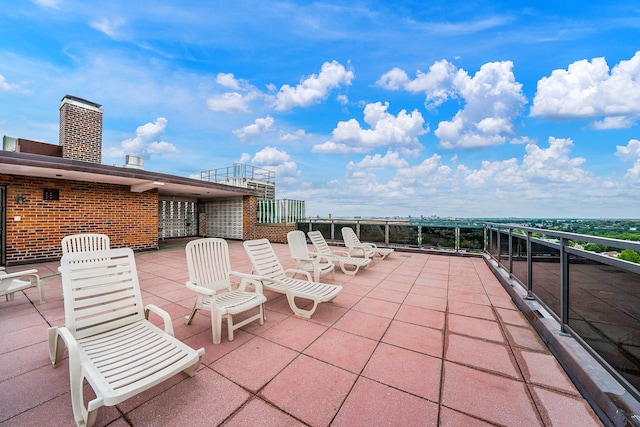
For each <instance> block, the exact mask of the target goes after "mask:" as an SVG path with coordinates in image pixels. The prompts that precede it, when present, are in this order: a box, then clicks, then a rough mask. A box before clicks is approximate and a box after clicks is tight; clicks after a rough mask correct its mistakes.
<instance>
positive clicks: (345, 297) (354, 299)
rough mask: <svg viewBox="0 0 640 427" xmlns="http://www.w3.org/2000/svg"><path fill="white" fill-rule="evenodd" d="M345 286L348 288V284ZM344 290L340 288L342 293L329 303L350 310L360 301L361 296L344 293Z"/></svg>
mask: <svg viewBox="0 0 640 427" xmlns="http://www.w3.org/2000/svg"><path fill="white" fill-rule="evenodd" d="M345 286H349V285H348V284H347V285H345ZM344 289H345V288H344V287H343V288H342V292H340V293H339V294H338V295H337V296H336V297H335V298H334V299H333V301H331V302H332V303H333V304H335V305H337V306H338V307H342V308H346V309H351V308H352V307H353V306H354V305H356V304H357V303H358V301H360V300H361V299H362V295H355V294H350V293H348V292H345V290H344Z"/></svg>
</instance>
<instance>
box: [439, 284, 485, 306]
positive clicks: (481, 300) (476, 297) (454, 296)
mask: <svg viewBox="0 0 640 427" xmlns="http://www.w3.org/2000/svg"><path fill="white" fill-rule="evenodd" d="M481 289H482V287H481ZM482 291H483V292H484V289H482ZM448 297H449V300H453V301H460V302H469V303H472V304H481V305H485V306H490V305H491V301H489V298H488V297H487V296H486V295H485V294H484V293H475V292H467V291H460V290H456V289H449V296H448Z"/></svg>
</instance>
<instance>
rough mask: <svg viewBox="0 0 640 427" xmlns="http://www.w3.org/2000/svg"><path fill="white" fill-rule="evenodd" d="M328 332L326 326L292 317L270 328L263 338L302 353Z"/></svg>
mask: <svg viewBox="0 0 640 427" xmlns="http://www.w3.org/2000/svg"><path fill="white" fill-rule="evenodd" d="M326 330H327V327H326V326H322V325H319V324H317V323H314V322H311V321H309V320H306V319H301V318H298V317H293V316H292V317H288V318H286V319H284V320H283V321H281V322H279V323H278V324H277V325H275V326H273V327H272V328H269V330H267V331H265V332H264V333H263V334H262V335H261V336H262V338H264V339H267V340H269V341H273V342H275V343H277V344H280V345H283V346H285V347H288V348H291V349H293V350H296V351H302V350H304V349H305V348H307V347H308V346H309V344H311V343H312V342H313V341H315V340H316V339H317V338H318V337H319V336H320V335H322V334H323V333H324V331H326Z"/></svg>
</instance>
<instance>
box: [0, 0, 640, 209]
mask: <svg viewBox="0 0 640 427" xmlns="http://www.w3.org/2000/svg"><path fill="white" fill-rule="evenodd" d="M0 28H3V32H2V33H3V34H2V37H0V58H2V60H1V61H0V134H2V135H8V136H12V137H19V138H26V139H34V140H38V141H45V142H50V143H54V144H57V143H58V122H59V111H58V108H59V105H60V100H61V99H62V98H63V97H64V95H66V94H71V95H75V96H78V97H81V98H85V99H87V100H90V101H93V102H96V103H99V104H102V108H103V110H104V116H103V126H104V128H103V163H105V164H115V165H122V164H124V159H125V156H126V155H127V154H136V155H140V156H143V157H144V159H145V160H144V161H145V169H147V170H152V171H157V172H164V173H170V174H175V175H180V176H198V175H199V173H200V171H205V170H209V169H216V168H220V167H226V166H231V165H232V164H233V163H236V162H240V163H247V164H252V165H254V166H258V167H263V168H271V169H273V170H275V171H276V181H277V189H276V197H277V198H287V199H298V200H305V201H306V206H307V214H308V215H310V216H316V215H319V216H321V217H326V216H328V215H329V214H332V215H333V216H334V217H339V216H354V215H361V216H383V217H384V216H407V215H411V216H420V215H424V216H431V215H437V216H440V217H448V216H453V217H586V218H599V217H627V218H629V217H631V218H638V217H639V216H640V215H639V212H640V209H639V208H640V191H639V190H640V125H639V123H640V120H639V118H640V5H638V3H637V2H634V1H618V2H599V1H596V2H583V1H572V0H568V1H564V2H548V1H538V2H522V1H497V0H492V1H484V0H480V1H474V2H459V1H451V0H449V1H429V2H424V1H405V2H391V1H349V2H306V1H295V2H294V1H270V0H261V1H243V0H239V1H234V2H224V1H211V0H207V1H205V0H191V1H188V2H187V1H172V2H170V1H151V0H136V1H131V0H129V1H120V0H111V1H108V2H100V3H99V6H96V4H95V3H94V2H87V1H84V0H34V1H19V2H14V1H8V0H2V1H0Z"/></svg>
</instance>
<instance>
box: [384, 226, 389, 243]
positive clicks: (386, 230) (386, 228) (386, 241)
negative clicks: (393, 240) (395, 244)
mask: <svg viewBox="0 0 640 427" xmlns="http://www.w3.org/2000/svg"><path fill="white" fill-rule="evenodd" d="M384 244H385V245H387V246H389V221H385V222H384Z"/></svg>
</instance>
